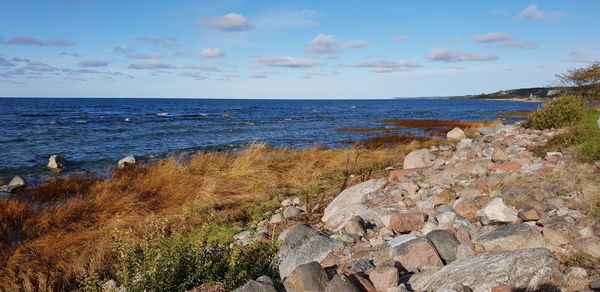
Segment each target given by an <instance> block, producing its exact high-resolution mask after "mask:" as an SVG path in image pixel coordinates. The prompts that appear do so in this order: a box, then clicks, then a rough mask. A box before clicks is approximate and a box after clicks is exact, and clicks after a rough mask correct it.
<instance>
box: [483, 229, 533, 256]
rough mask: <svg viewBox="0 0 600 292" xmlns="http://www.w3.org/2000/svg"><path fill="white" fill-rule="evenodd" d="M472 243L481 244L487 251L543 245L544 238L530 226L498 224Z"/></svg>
mask: <svg viewBox="0 0 600 292" xmlns="http://www.w3.org/2000/svg"><path fill="white" fill-rule="evenodd" d="M473 243H475V244H479V245H481V246H483V248H484V249H485V251H487V252H495V251H512V250H517V249H525V248H536V247H544V238H543V237H542V235H541V234H540V233H539V232H538V231H537V230H535V229H534V228H532V227H531V226H529V225H527V224H524V223H521V224H511V225H503V226H500V227H498V228H497V229H495V230H492V231H489V232H486V233H484V234H482V235H480V236H479V237H477V238H476V239H474V240H473Z"/></svg>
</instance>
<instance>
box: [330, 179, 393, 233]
mask: <svg viewBox="0 0 600 292" xmlns="http://www.w3.org/2000/svg"><path fill="white" fill-rule="evenodd" d="M386 183H387V181H386V179H372V180H368V181H365V182H362V183H359V184H357V185H354V186H352V187H349V188H347V189H345V190H344V191H343V192H341V193H340V194H339V195H337V197H335V199H333V201H331V203H329V205H328V206H327V208H325V210H324V212H323V218H322V219H321V220H322V221H323V222H325V223H326V222H327V221H329V219H330V218H331V217H332V216H334V215H335V214H336V213H337V212H339V211H340V210H342V209H344V208H346V207H348V206H350V205H353V204H360V203H364V202H365V201H366V197H367V195H368V194H370V193H376V192H381V190H380V189H381V188H382V187H383V186H384V185H385V184H386Z"/></svg>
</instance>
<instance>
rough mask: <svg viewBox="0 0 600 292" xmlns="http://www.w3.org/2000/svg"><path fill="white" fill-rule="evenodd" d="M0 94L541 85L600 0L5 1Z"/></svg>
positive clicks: (434, 90)
mask: <svg viewBox="0 0 600 292" xmlns="http://www.w3.org/2000/svg"><path fill="white" fill-rule="evenodd" d="M0 11H2V12H1V15H2V17H0V96H56V97H62V96H64V97H222V98H389V97H419V96H444V95H462V94H477V93H483V92H491V91H496V90H501V89H509V88H518V87H531V86H545V85H552V84H553V83H554V82H555V78H554V75H555V74H557V73H561V72H564V71H565V70H567V69H569V68H575V67H582V66H586V65H588V64H589V63H590V62H592V61H594V60H599V59H600V1H595V0H562V1H558V0H556V1H538V2H528V1H506V0H503V1H441V0H440V1H426V0H421V1H398V0H395V1H391V0H390V1H358V0H349V1H285V2H284V1H274V0H270V1H267V0H257V1H243V0H235V1H229V0H224V1H176V0H173V1H147V0H145V1H118V0H113V1H103V0H55V1H52V0H48V1H42V0H39V1H26V0H23V1H11V0H0Z"/></svg>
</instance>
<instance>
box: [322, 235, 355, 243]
mask: <svg viewBox="0 0 600 292" xmlns="http://www.w3.org/2000/svg"><path fill="white" fill-rule="evenodd" d="M329 238H331V239H334V240H337V241H341V242H345V243H354V242H357V241H358V240H359V239H360V237H359V236H356V235H350V234H346V233H336V234H333V235H331V236H330V237H329Z"/></svg>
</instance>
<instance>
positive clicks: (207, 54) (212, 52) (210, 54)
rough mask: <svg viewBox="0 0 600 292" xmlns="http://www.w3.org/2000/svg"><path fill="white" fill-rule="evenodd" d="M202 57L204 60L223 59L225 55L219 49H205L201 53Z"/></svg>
mask: <svg viewBox="0 0 600 292" xmlns="http://www.w3.org/2000/svg"><path fill="white" fill-rule="evenodd" d="M200 56H202V57H203V58H221V57H224V56H225V54H224V53H223V51H221V49H219V48H208V49H204V50H202V51H201V52H200Z"/></svg>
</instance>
